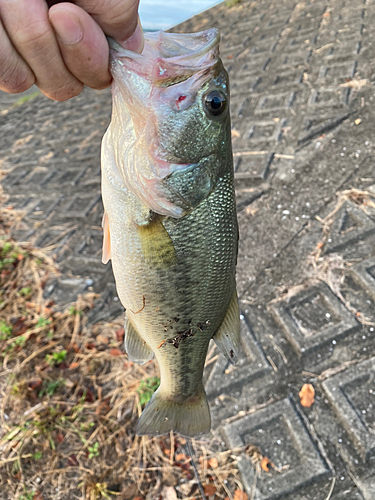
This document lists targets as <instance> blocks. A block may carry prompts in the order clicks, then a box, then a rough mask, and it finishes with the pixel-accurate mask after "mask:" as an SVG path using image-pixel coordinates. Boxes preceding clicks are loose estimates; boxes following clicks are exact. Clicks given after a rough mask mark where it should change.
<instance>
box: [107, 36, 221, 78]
mask: <svg viewBox="0 0 375 500" xmlns="http://www.w3.org/2000/svg"><path fill="white" fill-rule="evenodd" d="M107 39H108V43H109V46H110V54H111V65H112V69H114V66H116V65H117V64H118V63H119V64H120V65H121V66H123V67H124V68H125V70H128V71H131V72H135V73H137V74H138V75H139V76H141V77H143V78H146V79H147V80H149V81H150V82H152V84H153V85H156V86H159V87H168V86H170V85H173V84H175V83H179V82H181V81H184V80H186V79H187V78H190V77H191V76H192V75H193V74H195V73H197V72H201V71H205V70H206V71H207V70H209V69H211V68H212V67H213V66H214V65H215V64H216V63H217V62H218V58H219V41H220V34H219V30H217V29H216V28H210V29H208V30H205V31H201V32H199V33H192V34H187V33H165V32H163V31H157V32H153V33H146V34H145V45H144V49H143V52H142V54H138V53H136V52H132V51H130V50H126V49H124V48H123V47H121V45H119V44H118V43H117V42H116V41H115V40H113V39H111V38H109V37H108V38H107Z"/></svg>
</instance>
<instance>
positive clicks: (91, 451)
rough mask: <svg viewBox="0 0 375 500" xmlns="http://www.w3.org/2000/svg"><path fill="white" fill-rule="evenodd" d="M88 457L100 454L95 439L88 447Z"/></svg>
mask: <svg viewBox="0 0 375 500" xmlns="http://www.w3.org/2000/svg"><path fill="white" fill-rule="evenodd" d="M88 450H89V458H94V457H98V456H99V455H100V450H99V443H98V442H97V441H96V443H94V444H93V445H92V446H89V447H88Z"/></svg>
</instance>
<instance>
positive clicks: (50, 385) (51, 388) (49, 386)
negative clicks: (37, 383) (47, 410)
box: [38, 379, 65, 398]
mask: <svg viewBox="0 0 375 500" xmlns="http://www.w3.org/2000/svg"><path fill="white" fill-rule="evenodd" d="M64 383H65V380H64V379H58V380H53V381H52V382H46V381H45V383H44V384H43V385H44V387H43V388H42V389H41V391H39V394H38V396H39V397H40V398H41V397H43V396H44V394H47V395H48V396H53V395H54V394H55V392H56V391H57V389H58V388H59V387H61V386H62V385H64Z"/></svg>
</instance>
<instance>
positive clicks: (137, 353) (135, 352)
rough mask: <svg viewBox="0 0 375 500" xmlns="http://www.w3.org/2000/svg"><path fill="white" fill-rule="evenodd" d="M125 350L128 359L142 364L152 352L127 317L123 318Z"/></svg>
mask: <svg viewBox="0 0 375 500" xmlns="http://www.w3.org/2000/svg"><path fill="white" fill-rule="evenodd" d="M124 345H125V351H126V352H127V354H128V356H129V359H130V361H133V362H134V363H138V364H140V365H143V364H145V363H147V361H150V359H152V358H153V356H154V353H153V352H152V350H151V349H150V347H149V346H148V345H147V344H146V342H145V341H144V340H143V338H142V337H141V336H140V335H139V333H138V332H137V330H136V329H135V327H134V326H133V324H132V323H131V322H130V321H129V319H128V318H126V320H125V342H124Z"/></svg>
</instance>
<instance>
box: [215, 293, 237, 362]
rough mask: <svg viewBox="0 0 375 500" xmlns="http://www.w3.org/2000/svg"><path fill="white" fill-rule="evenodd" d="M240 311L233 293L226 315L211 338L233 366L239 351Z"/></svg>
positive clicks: (235, 295) (235, 294)
mask: <svg viewBox="0 0 375 500" xmlns="http://www.w3.org/2000/svg"><path fill="white" fill-rule="evenodd" d="M240 329H241V324H240V309H239V306H238V298H237V292H236V291H235V292H234V294H233V297H232V300H231V301H230V304H229V307H228V311H227V314H226V316H225V318H224V319H223V321H222V323H221V325H220V326H219V328H218V330H217V332H216V333H215V335H214V336H213V341H214V342H215V344H216V345H217V347H218V349H219V351H220V352H221V353H222V354H224V356H225V357H226V358H227V360H228V361H229V362H230V363H231V364H232V365H235V364H236V363H237V361H238V356H239V350H240Z"/></svg>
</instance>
